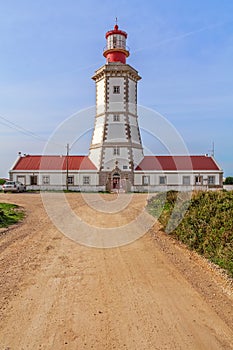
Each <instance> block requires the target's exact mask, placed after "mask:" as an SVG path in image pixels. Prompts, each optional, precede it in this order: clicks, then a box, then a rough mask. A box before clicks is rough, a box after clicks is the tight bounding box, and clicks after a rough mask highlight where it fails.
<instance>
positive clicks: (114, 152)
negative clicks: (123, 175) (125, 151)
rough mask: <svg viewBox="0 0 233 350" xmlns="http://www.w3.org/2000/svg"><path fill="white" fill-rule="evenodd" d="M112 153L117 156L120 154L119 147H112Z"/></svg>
mask: <svg viewBox="0 0 233 350" xmlns="http://www.w3.org/2000/svg"><path fill="white" fill-rule="evenodd" d="M113 155H114V156H119V155H120V148H119V147H117V146H116V147H114V148H113Z"/></svg>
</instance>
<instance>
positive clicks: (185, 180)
mask: <svg viewBox="0 0 233 350" xmlns="http://www.w3.org/2000/svg"><path fill="white" fill-rule="evenodd" d="M183 185H186V186H188V185H190V176H183Z"/></svg>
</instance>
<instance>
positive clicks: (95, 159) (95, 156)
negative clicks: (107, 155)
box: [89, 147, 101, 169]
mask: <svg viewBox="0 0 233 350" xmlns="http://www.w3.org/2000/svg"><path fill="white" fill-rule="evenodd" d="M89 158H90V160H91V161H92V163H93V164H94V165H95V166H96V168H97V169H99V168H100V161H101V148H100V147H99V148H92V149H91V150H90V153H89Z"/></svg>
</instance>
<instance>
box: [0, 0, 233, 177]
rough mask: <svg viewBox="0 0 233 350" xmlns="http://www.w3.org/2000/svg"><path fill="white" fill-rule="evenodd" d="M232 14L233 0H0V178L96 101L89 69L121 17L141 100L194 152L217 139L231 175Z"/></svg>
mask: <svg viewBox="0 0 233 350" xmlns="http://www.w3.org/2000/svg"><path fill="white" fill-rule="evenodd" d="M232 13H233V2H232V1H231V0H221V1H220V0H205V1H203V0H202V1H201V0H196V1H193V0H192V1H191V0H190V1H187V0H186V1H184V0H155V1H152V0H151V1H144V2H142V1H137V0H135V1H132V0H128V1H122V0H118V1H115V2H113V1H112V2H111V1H101V2H96V1H88V0H86V1H82V0H81V1H77V0H76V1H75V0H67V1H59V0H56V1H55V0H47V1H45V0H42V1H39V0H38V1H29V0H21V1H16V0H12V1H11V0H9V1H7V2H5V1H2V0H0V143H1V148H0V149H1V151H0V157H1V158H0V159H1V163H0V176H7V175H8V170H9V169H10V168H11V166H12V164H13V163H14V161H15V160H16V158H17V153H18V151H21V152H22V153H29V154H41V153H42V151H43V148H44V146H45V144H46V140H47V139H48V138H49V136H50V135H51V134H52V133H53V132H54V130H55V129H56V128H57V127H58V125H59V124H61V123H62V122H63V121H64V120H66V118H68V117H69V116H70V115H72V114H73V113H75V112H77V111H79V110H82V109H85V108H87V107H90V106H93V105H94V103H95V86H94V82H93V81H92V79H91V76H92V75H93V74H94V71H95V70H96V69H98V68H99V67H100V66H102V65H103V64H104V63H105V59H104V57H103V56H102V50H103V47H104V46H105V37H104V35H105V32H106V31H108V30H109V29H111V28H112V27H113V25H114V23H115V17H116V16H117V17H118V24H119V27H120V28H121V29H123V30H125V31H127V32H128V42H127V44H128V46H129V47H130V52H131V55H130V57H129V59H128V62H127V63H129V64H130V65H132V66H133V67H135V68H136V69H137V70H138V71H139V74H140V75H141V76H142V80H141V81H140V82H139V87H138V103H139V104H141V105H143V106H145V107H148V108H151V109H154V110H156V111H158V112H159V113H161V114H162V115H163V116H164V117H165V118H167V120H168V121H169V122H171V123H172V124H173V125H174V127H175V128H176V129H177V130H178V131H179V133H180V134H181V136H182V137H183V139H184V141H185V143H186V145H187V147H188V149H189V151H190V153H191V154H205V153H208V152H209V151H210V149H211V147H212V142H213V141H214V144H215V157H216V159H217V161H218V163H219V164H220V165H221V166H222V168H223V170H224V174H225V176H230V175H233V155H232V150H233V137H232V131H233V64H232V62H233V19H232ZM3 118H4V119H3ZM77 127H78V125H77ZM91 127H92V125H90V128H91ZM24 129H26V130H24ZM89 134H90V135H91V132H90V133H89ZM90 135H89V137H88V135H87V137H86V136H85V138H84V139H85V140H84V141H86V143H85V142H83V145H82V147H81V146H80V152H81V153H84V152H85V153H88V146H89V138H90ZM142 136H143V141H144V143H145V144H146V137H147V136H146V133H143V135H142ZM152 148H153V146H152ZM156 151H158V152H159V149H158V150H157V149H156V147H155V149H153V152H154V153H156ZM71 152H72V150H71ZM64 153H65V145H64Z"/></svg>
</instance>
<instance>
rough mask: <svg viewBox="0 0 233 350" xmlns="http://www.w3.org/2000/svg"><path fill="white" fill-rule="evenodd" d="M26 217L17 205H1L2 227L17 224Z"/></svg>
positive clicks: (0, 225) (0, 219) (0, 218)
mask: <svg viewBox="0 0 233 350" xmlns="http://www.w3.org/2000/svg"><path fill="white" fill-rule="evenodd" d="M23 217H24V212H23V210H22V208H20V207H18V206H17V205H15V204H9V203H0V227H8V226H10V225H13V224H16V223H17V222H19V221H20V220H22V219H23Z"/></svg>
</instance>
